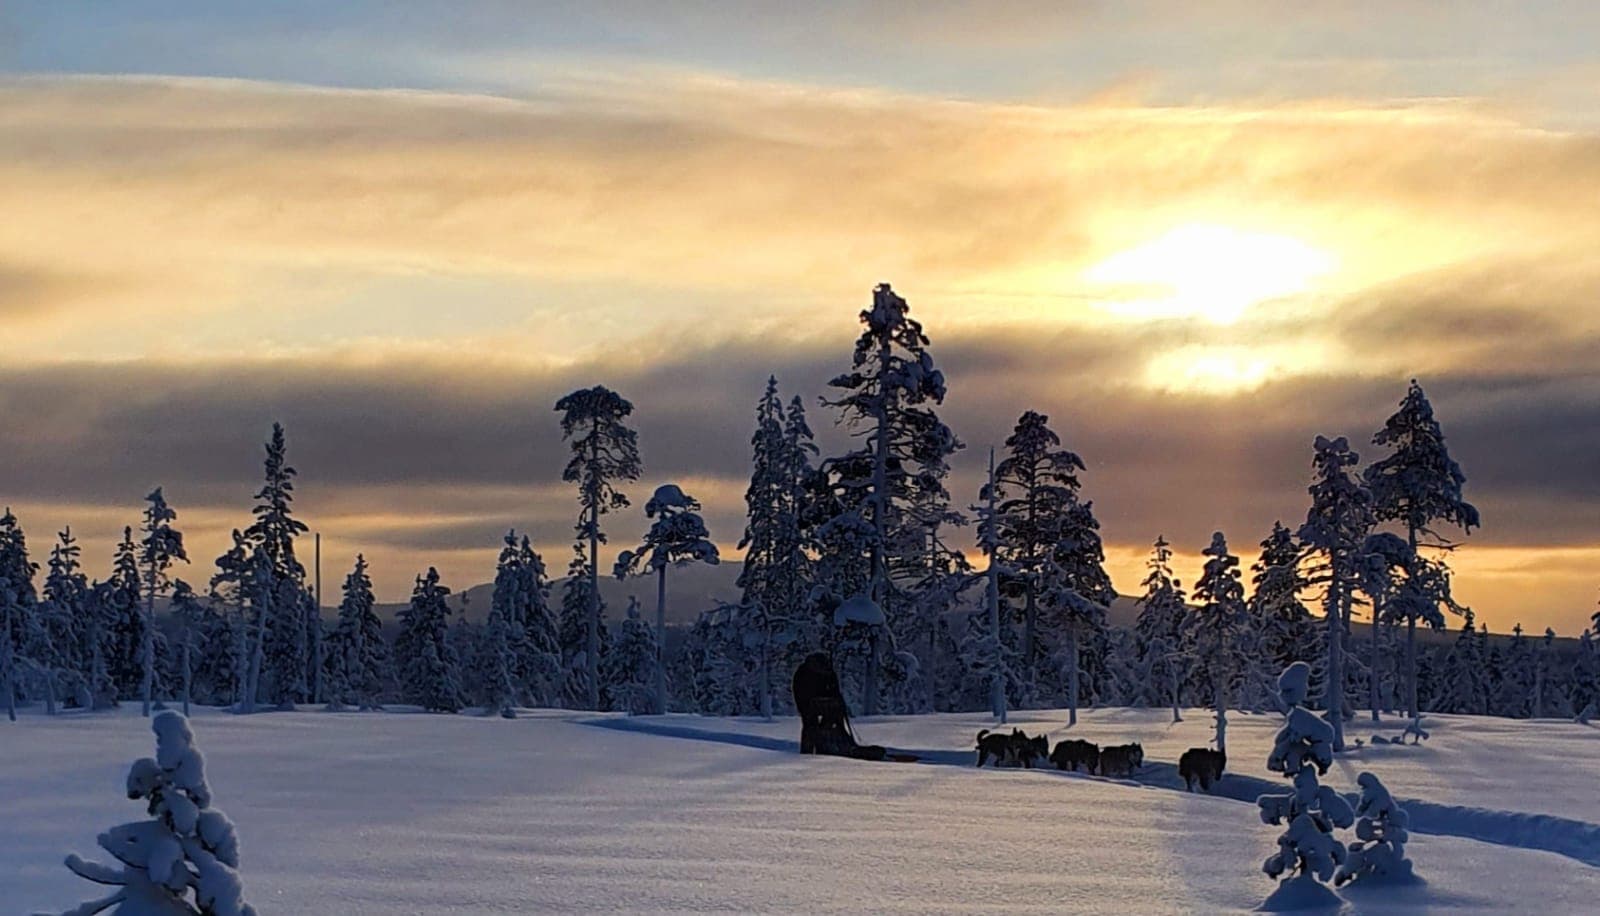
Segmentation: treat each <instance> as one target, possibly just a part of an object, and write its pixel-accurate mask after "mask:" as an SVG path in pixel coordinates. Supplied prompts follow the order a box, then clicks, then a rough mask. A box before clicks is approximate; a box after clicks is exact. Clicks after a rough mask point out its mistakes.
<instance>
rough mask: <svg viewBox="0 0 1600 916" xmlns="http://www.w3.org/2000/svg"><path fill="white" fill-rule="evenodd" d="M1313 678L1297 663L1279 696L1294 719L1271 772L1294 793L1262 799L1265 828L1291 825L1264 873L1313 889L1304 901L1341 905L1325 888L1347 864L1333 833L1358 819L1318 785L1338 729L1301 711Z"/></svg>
mask: <svg viewBox="0 0 1600 916" xmlns="http://www.w3.org/2000/svg"><path fill="white" fill-rule="evenodd" d="M1310 675H1311V669H1310V667H1309V666H1308V665H1306V663H1304V662H1295V663H1294V664H1292V665H1290V666H1289V667H1288V668H1285V669H1284V671H1283V674H1282V675H1280V676H1279V678H1278V692H1279V694H1280V695H1281V696H1282V698H1283V703H1284V705H1285V706H1287V707H1288V708H1289V715H1288V716H1287V717H1286V719H1285V721H1284V725H1283V728H1281V729H1279V730H1278V734H1277V737H1276V738H1275V739H1274V741H1273V747H1272V754H1271V755H1270V756H1269V757H1268V758H1267V769H1269V770H1272V771H1273V772H1276V773H1282V774H1283V775H1284V776H1285V777H1287V778H1288V779H1291V780H1293V782H1294V787H1293V789H1292V790H1291V791H1290V792H1288V793H1286V794H1281V795H1279V794H1270V795H1262V796H1261V797H1259V798H1257V799H1256V805H1257V807H1259V808H1260V809H1261V821H1262V823H1265V824H1287V825H1288V826H1287V829H1286V830H1284V832H1283V834H1282V835H1281V836H1279V837H1278V851H1277V852H1275V853H1273V854H1272V855H1270V856H1268V857H1267V860H1266V861H1265V862H1263V863H1262V865H1261V870H1262V871H1263V872H1265V873H1266V874H1267V876H1268V877H1271V878H1283V877H1285V876H1287V877H1288V878H1291V879H1299V881H1297V882H1296V883H1297V884H1300V885H1307V884H1309V885H1310V886H1309V887H1302V888H1301V894H1302V895H1304V896H1312V895H1316V896H1319V897H1320V898H1324V899H1336V898H1334V895H1333V894H1332V893H1331V892H1330V891H1328V890H1327V888H1325V887H1322V884H1324V883H1326V882H1328V881H1331V880H1333V878H1334V874H1335V871H1336V869H1337V868H1338V866H1340V865H1342V864H1343V863H1344V861H1345V848H1344V844H1343V843H1341V842H1340V841H1339V840H1338V839H1336V838H1335V837H1334V835H1333V831H1334V829H1335V828H1343V827H1349V826H1350V824H1351V822H1352V821H1353V820H1354V819H1355V816H1354V814H1353V813H1352V812H1351V810H1350V805H1349V803H1348V802H1346V801H1345V800H1344V799H1343V798H1342V797H1340V795H1339V793H1337V792H1335V791H1333V790H1332V789H1330V788H1328V787H1327V786H1324V785H1321V784H1320V783H1319V782H1318V780H1317V777H1318V776H1319V775H1321V774H1324V773H1326V772H1327V771H1328V767H1330V766H1332V764H1333V728H1332V727H1331V726H1330V725H1329V724H1328V723H1327V722H1326V721H1324V720H1323V719H1321V718H1320V717H1318V716H1317V715H1316V714H1314V713H1312V712H1311V711H1310V710H1308V709H1306V708H1305V707H1304V706H1302V705H1301V704H1302V703H1304V702H1305V700H1306V693H1307V689H1308V685H1309V682H1310ZM1287 883H1288V882H1287V881H1286V882H1285V884H1287ZM1282 889H1283V888H1282V887H1280V890H1282ZM1274 896H1276V895H1274Z"/></svg>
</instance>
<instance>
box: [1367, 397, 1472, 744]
mask: <svg viewBox="0 0 1600 916" xmlns="http://www.w3.org/2000/svg"><path fill="white" fill-rule="evenodd" d="M1372 442H1373V444H1374V445H1378V446H1386V447H1389V448H1392V449H1393V452H1391V453H1390V454H1389V455H1387V456H1385V457H1383V458H1381V459H1379V460H1377V461H1374V462H1373V463H1372V464H1371V465H1369V466H1368V467H1367V470H1366V474H1365V477H1366V481H1367V486H1368V488H1369V489H1370V490H1371V491H1372V500H1373V507H1372V508H1373V513H1374V515H1375V516H1376V517H1377V519H1378V520H1379V521H1393V522H1398V523H1399V524H1400V525H1402V526H1404V528H1405V531H1406V538H1407V542H1408V543H1409V544H1410V545H1411V552H1412V561H1413V563H1415V564H1417V565H1416V566H1414V567H1413V568H1412V569H1410V570H1409V571H1408V572H1409V574H1408V576H1407V578H1408V580H1409V581H1408V582H1407V583H1406V584H1405V585H1404V586H1403V587H1402V593H1403V594H1404V597H1405V600H1404V601H1403V602H1402V603H1401V604H1400V606H1399V608H1398V613H1399V614H1400V615H1401V616H1402V617H1403V619H1404V620H1405V622H1406V681H1407V684H1406V704H1407V711H1408V712H1409V713H1410V714H1411V715H1412V716H1415V715H1417V713H1418V711H1419V708H1418V706H1417V698H1416V657H1417V642H1416V632H1417V622H1418V620H1421V621H1423V622H1425V623H1427V624H1428V625H1429V626H1431V627H1433V628H1434V629H1436V630H1439V629H1443V628H1444V618H1443V617H1442V616H1440V614H1439V607H1440V605H1444V606H1446V607H1450V608H1452V609H1454V608H1455V603H1454V601H1453V600H1452V599H1451V598H1450V593H1449V590H1448V589H1449V578H1448V577H1443V578H1441V577H1439V576H1437V575H1432V574H1429V573H1427V571H1426V570H1425V569H1423V568H1422V565H1421V564H1422V563H1423V557H1422V555H1421V549H1423V548H1433V549H1435V550H1440V551H1446V550H1449V549H1451V548H1452V547H1453V546H1454V545H1453V544H1452V543H1451V542H1450V541H1448V540H1447V539H1445V538H1444V537H1443V536H1442V535H1440V534H1439V533H1438V532H1436V531H1435V530H1434V529H1433V526H1434V525H1436V524H1439V523H1441V522H1443V523H1445V524H1448V525H1452V526H1455V527H1458V528H1460V529H1462V531H1464V532H1465V533H1467V534H1471V533H1472V529H1473V528H1476V527H1478V525H1479V518H1478V510H1477V509H1476V508H1475V507H1474V506H1473V505H1472V504H1471V503H1469V502H1467V501H1466V500H1465V499H1463V498H1462V493H1461V490H1462V486H1463V485H1464V484H1465V483H1466V480H1467V477H1466V475H1465V474H1463V473H1462V471H1461V467H1460V465H1458V464H1456V462H1455V460H1454V459H1452V458H1451V457H1450V451H1449V449H1447V448H1446V447H1445V442H1444V432H1443V431H1442V430H1441V429H1440V428H1439V422H1438V420H1436V419H1435V418H1434V416H1433V405H1432V404H1430V403H1429V402H1428V397H1427V395H1425V394H1423V393H1422V386H1421V385H1418V384H1417V382H1416V380H1415V379H1412V381H1411V387H1410V388H1409V389H1407V390H1406V395H1405V397H1404V398H1403V399H1402V400H1401V401H1400V408H1399V410H1397V411H1396V412H1395V413H1394V415H1393V416H1391V417H1389V419H1388V420H1387V421H1385V423H1384V427H1383V429H1381V430H1379V431H1378V433H1377V434H1376V435H1374V436H1373V437H1372ZM1441 587H1442V588H1443V589H1444V590H1443V591H1442V592H1441V591H1440V590H1439V589H1440V588H1441Z"/></svg>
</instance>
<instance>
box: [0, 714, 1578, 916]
mask: <svg viewBox="0 0 1600 916" xmlns="http://www.w3.org/2000/svg"><path fill="white" fill-rule="evenodd" d="M1168 716H1169V714H1167V713H1165V712H1162V711H1160V710H1138V711H1135V710H1097V711H1091V712H1089V713H1088V714H1087V715H1085V716H1084V717H1083V720H1082V721H1081V723H1080V724H1079V726H1078V727H1077V728H1075V729H1073V730H1072V734H1073V735H1074V736H1079V737H1086V738H1088V739H1089V740H1094V741H1099V742H1101V743H1108V742H1117V743H1120V742H1121V741H1123V740H1140V741H1142V742H1143V743H1144V745H1145V749H1146V757H1147V761H1148V766H1147V767H1146V769H1145V772H1143V773H1141V774H1140V776H1139V777H1138V778H1139V780H1140V781H1141V782H1140V783H1138V784H1132V783H1125V782H1113V781H1104V780H1098V779H1090V778H1083V777H1065V776H1063V775H1062V774H1059V773H1055V772H1053V771H1049V772H1045V771H1040V772H1026V771H1010V770H990V769H986V770H983V771H978V770H975V769H973V768H972V767H971V766H970V762H971V757H970V755H969V752H968V749H969V748H970V747H971V746H972V737H973V734H974V732H976V730H977V729H978V728H981V727H985V726H986V725H988V724H989V723H988V719H987V717H985V716H981V715H949V716H923V717H905V718H884V719H878V720H872V721H868V722H865V723H858V727H859V731H860V732H861V735H862V738H863V739H864V740H867V741H872V742H876V743H883V744H888V745H892V746H896V747H902V748H907V749H914V750H926V751H931V752H933V753H930V754H928V755H927V756H928V758H929V762H930V763H931V764H932V765H924V764H900V763H863V762H856V761H849V760H839V759H829V758H815V757H800V756H798V755H797V754H794V753H793V752H792V748H793V746H794V739H795V734H796V731H797V729H796V727H795V724H794V722H793V721H792V720H788V721H779V722H776V723H763V722H756V721H749V720H717V719H702V718H698V717H680V716H673V717H665V718H654V717H641V718H636V719H623V718H610V717H606V718H603V719H597V718H596V717H593V716H588V715H584V714H574V713H553V712H549V713H534V714H530V715H527V716H525V717H523V718H520V719H517V720H514V721H506V720H501V719H498V718H487V719H486V718H475V717H470V716H433V715H422V714H403V713H393V712H391V713H382V714H353V713H345V714H329V713H321V712H302V713H270V714H262V715H257V716H250V717H236V716H230V715H226V714H220V713H214V712H200V713H199V714H197V716H196V722H195V731H196V734H197V739H198V744H199V746H200V747H201V749H202V750H203V751H204V752H205V753H206V756H207V761H208V771H209V776H210V781H211V784H212V787H213V789H214V790H215V792H216V798H217V805H218V806H219V807H220V808H221V809H222V810H224V811H226V812H227V813H228V814H229V816H230V817H232V818H233V820H234V821H235V822H236V823H237V824H238V826H239V833H240V837H241V842H242V845H243V853H242V855H243V868H242V871H243V875H244V878H245V884H246V890H247V892H248V897H249V899H250V900H251V901H252V902H253V903H255V904H256V906H257V908H258V909H259V910H260V911H261V912H262V913H263V914H271V913H286V914H292V913H330V914H332V913H338V914H379V913H382V914H399V913H446V912H450V913H496V912H502V913H510V912H530V911H541V910H542V911H552V910H556V911H575V910H610V911H632V912H638V911H663V910H677V911H707V910H723V911H739V912H759V911H803V912H812V913H815V912H840V911H848V912H915V913H927V912H974V911H983V912H992V911H1036V912H1047V911H1048V912H1115V913H1119V914H1127V913H1162V912H1183V913H1193V912H1229V911H1241V910H1248V909H1250V908H1252V907H1254V906H1255V905H1257V904H1258V903H1259V902H1260V901H1261V900H1262V899H1263V898H1265V896H1266V895H1267V894H1268V893H1269V892H1270V891H1271V890H1272V888H1273V884H1272V882H1271V881H1269V880H1268V879H1267V878H1266V877H1265V876H1263V875H1262V874H1261V873H1260V871H1259V867H1260V862H1261V860H1262V859H1263V858H1264V857H1265V856H1266V855H1267V854H1268V853H1269V852H1270V851H1271V850H1272V848H1273V838H1274V837H1275V836H1276V834H1277V832H1278V831H1277V830H1276V829H1275V828H1272V827H1267V826H1265V825H1262V824H1261V823H1260V822H1259V821H1258V819H1257V818H1256V812H1255V808H1254V806H1253V805H1249V804H1246V803H1242V802H1240V801H1237V800H1234V799H1232V798H1229V797H1226V796H1228V795H1236V796H1239V797H1247V796H1248V794H1249V793H1250V792H1252V791H1253V790H1254V789H1253V783H1252V778H1260V779H1267V778H1268V775H1269V774H1267V773H1266V772H1265V769H1264V766H1263V761H1264V759H1265V756H1266V748H1267V745H1268V743H1269V741H1270V737H1271V733H1272V731H1273V730H1274V728H1275V726H1276V723H1275V721H1274V719H1273V717H1269V716H1261V717H1254V716H1243V715H1240V716H1236V717H1235V718H1234V719H1233V721H1232V725H1231V727H1230V729H1229V744H1230V751H1231V753H1230V761H1229V763H1230V769H1231V770H1232V771H1233V772H1234V773H1236V774H1238V775H1237V776H1232V777H1229V780H1231V781H1232V782H1231V786H1230V782H1229V780H1225V781H1224V784H1223V786H1222V787H1221V788H1220V789H1219V793H1220V794H1219V797H1206V796H1200V795H1187V794H1183V793H1180V792H1177V791H1173V790H1172V789H1171V788H1167V787H1166V786H1169V785H1170V784H1171V782H1172V780H1173V776H1172V774H1171V772H1170V770H1169V769H1167V768H1165V767H1164V766H1163V764H1170V763H1171V762H1172V761H1175V760H1176V759H1177V757H1178V755H1179V754H1181V753H1182V751H1183V750H1184V749H1185V748H1187V747H1190V746H1195V745H1200V744H1203V743H1204V740H1205V737H1206V734H1207V715H1206V714H1205V713H1204V712H1202V711H1186V713H1185V717H1186V721H1185V722H1183V723H1181V724H1178V725H1175V726H1174V725H1171V724H1170V723H1169V722H1167V721H1166V720H1167V718H1168ZM597 721H598V722H601V723H602V724H603V725H606V726H610V727H596V725H595V724H593V723H594V722H597ZM1062 721H1064V717H1063V716H1061V715H1059V714H1055V713H1036V712H1028V713H1022V714H1019V715H1017V716H1014V717H1013V722H1014V723H1015V724H1019V725H1021V727H1023V728H1025V729H1028V730H1029V731H1037V730H1040V729H1041V728H1043V729H1048V730H1050V731H1051V734H1052V737H1053V738H1060V737H1062V736H1063V735H1064V734H1066V732H1065V730H1062V729H1060V723H1061V722H1062ZM1429 726H1430V728H1431V730H1432V732H1433V738H1432V740H1430V741H1429V742H1427V743H1426V744H1424V745H1423V746H1422V747H1421V748H1405V749H1400V748H1389V747H1376V748H1373V747H1368V748H1364V749H1362V750H1360V751H1358V752H1355V753H1353V754H1350V755H1347V756H1346V757H1344V758H1341V760H1340V761H1339V762H1338V763H1337V764H1336V765H1335V769H1334V770H1333V771H1330V773H1329V776H1328V778H1327V780H1326V782H1327V783H1328V784H1331V785H1333V786H1335V787H1336V788H1339V789H1341V790H1352V789H1354V787H1355V776H1356V773H1357V772H1358V771H1359V770H1361V769H1371V770H1373V771H1375V772H1377V773H1378V774H1379V775H1380V776H1381V777H1382V779H1383V780H1384V782H1385V783H1386V784H1387V785H1388V786H1389V787H1390V789H1391V790H1392V791H1393V792H1394V794H1395V796H1396V797H1397V798H1400V799H1402V800H1415V801H1416V802H1419V803H1426V805H1427V806H1428V813H1427V815H1425V816H1424V817H1422V818H1421V820H1422V821H1423V823H1422V824H1419V835H1418V836H1416V837H1415V838H1414V840H1413V841H1412V843H1411V844H1410V846H1408V852H1409V853H1410V855H1411V857H1412V858H1413V860H1414V861H1415V862H1416V867H1417V871H1418V872H1419V873H1420V874H1421V875H1422V876H1424V877H1425V878H1426V879H1427V880H1428V882H1429V883H1428V885H1427V886H1425V887H1422V888H1416V889H1412V890H1408V891H1407V892H1405V894H1404V895H1403V896H1402V897H1400V898H1398V900H1397V901H1392V902H1384V901H1382V900H1380V899H1378V898H1374V897H1372V896H1370V895H1365V896H1363V895H1358V894H1355V893H1350V894H1348V895H1347V896H1350V897H1352V898H1353V899H1355V900H1356V901H1357V902H1356V904H1355V905H1354V907H1353V910H1354V911H1356V912H1386V911H1395V912H1400V911H1404V912H1416V911H1417V906H1418V905H1419V904H1424V905H1427V906H1428V907H1431V908H1435V909H1446V908H1449V909H1458V908H1459V909H1478V910H1480V911H1483V912H1541V913H1546V914H1550V913H1588V912H1594V911H1595V903H1594V901H1596V900H1597V899H1600V868H1596V867H1595V865H1591V864H1585V862H1586V861H1589V862H1596V863H1597V864H1600V828H1594V827H1592V825H1593V824H1595V823H1597V822H1600V793H1596V792H1595V791H1594V787H1595V786H1596V785H1600V754H1597V753H1596V751H1600V743H1597V742H1600V733H1597V732H1595V731H1594V730H1592V729H1589V728H1587V727H1584V726H1577V725H1573V724H1571V723H1563V722H1555V721H1550V722H1535V723H1528V722H1509V721H1502V720H1488V719H1482V720H1480V719H1471V718H1465V717H1449V716H1440V717H1430V719H1429ZM1396 728H1397V726H1390V725H1386V726H1385V727H1384V731H1393V730H1395V729H1396ZM1371 732H1372V729H1369V728H1367V727H1366V726H1365V725H1363V726H1361V727H1359V728H1352V729H1351V730H1350V734H1351V735H1352V736H1361V737H1365V736H1367V735H1368V734H1370V733H1371ZM674 733H675V734H674ZM0 747H3V752H0V901H3V903H0V909H3V910H4V911H5V912H7V913H11V912H18V913H29V912H33V911H36V910H55V911H59V910H61V909H64V908H66V907H68V906H69V905H73V904H76V903H77V902H78V901H80V900H84V899H88V898H89V897H90V896H95V894H94V893H93V891H94V890H95V889H94V888H92V887H91V886H90V885H88V884H87V883H86V882H84V881H82V880H80V879H78V878H76V877H73V876H72V875H71V874H70V873H69V872H67V870H66V869H65V868H64V867H62V865H61V858H62V856H63V855H65V853H67V852H68V851H72V850H76V851H78V852H80V853H84V854H86V855H87V854H89V853H94V852H98V850H96V849H95V846H94V836H95V834H96V833H98V832H99V831H101V830H104V829H105V828H107V827H109V826H111V825H113V824H116V823H120V822H123V821H126V820H134V819H137V818H138V817H139V816H141V815H142V813H143V812H142V810H141V808H140V806H138V805H136V804H135V803H132V802H129V801H127V800H126V799H125V798H124V797H123V791H122V784H123V777H124V774H125V772H126V768H127V765H128V763H130V762H131V761H132V760H133V759H134V758H135V757H139V756H145V755H148V754H150V753H151V752H152V749H153V741H152V737H151V734H150V732H149V729H148V724H147V723H146V722H145V721H144V720H142V719H140V718H139V717H138V716H137V715H136V714H130V713H128V712H123V713H118V714H107V715H96V716H63V717H61V718H58V719H54V720H51V719H46V718H45V717H42V716H37V715H28V716H25V717H24V719H23V721H21V722H19V723H17V724H16V725H15V726H9V725H6V724H5V723H0ZM940 764H948V765H940ZM1464 806H1472V807H1475V808H1479V809H1483V810H1482V811H1481V812H1470V811H1465V810H1464ZM1538 815H1557V816H1559V817H1561V818H1564V819H1565V820H1561V821H1556V820H1552V819H1550V818H1541V817H1537V816H1538ZM1474 817H1478V820H1477V821H1474V820H1473V818H1474ZM1430 819H1431V821H1432V824H1431V826H1432V827H1434V828H1438V829H1437V832H1429V831H1428V830H1427V829H1426V828H1428V827H1429V823H1428V822H1429V821H1430ZM1475 824H1476V826H1474V825H1475ZM1473 829H1476V830H1479V831H1480V833H1481V834H1482V835H1484V836H1486V837H1487V838H1488V839H1492V840H1494V841H1495V842H1484V841H1481V840H1479V839H1467V838H1463V837H1462V836H1460V835H1449V834H1460V833H1469V834H1470V832H1471V830H1473ZM1518 829H1522V830H1523V831H1524V832H1523V833H1521V834H1519V833H1518V832H1517V830H1518ZM1585 829H1588V830H1589V831H1591V833H1589V834H1586V833H1585V832H1584V831H1585ZM1552 834H1561V835H1562V839H1561V841H1560V843H1561V844H1565V846H1564V848H1565V852H1566V854H1557V853H1554V852H1546V851H1537V850H1533V849H1527V848H1521V847H1523V846H1526V845H1529V843H1530V841H1532V843H1533V844H1534V845H1538V844H1539V843H1541V842H1543V841H1544V840H1545V839H1546V838H1547V835H1552ZM1591 841H1592V843H1593V845H1592V846H1591V845H1588V844H1589V843H1590V842H1591ZM1543 844H1544V845H1546V846H1550V845H1552V844H1551V843H1548V842H1543ZM1588 853H1592V855H1588ZM94 858H101V859H103V858H104V856H103V855H100V856H94Z"/></svg>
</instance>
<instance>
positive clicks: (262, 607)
mask: <svg viewBox="0 0 1600 916" xmlns="http://www.w3.org/2000/svg"><path fill="white" fill-rule="evenodd" d="M256 604H257V607H256V637H255V639H254V640H253V641H252V645H251V646H250V668H249V671H248V673H246V674H245V679H244V700H243V701H242V703H241V704H240V706H241V708H242V709H243V711H245V712H255V711H256V696H257V695H258V694H259V693H260V690H261V663H262V660H263V658H264V657H265V655H266V651H267V650H266V642H267V614H268V612H270V611H271V601H270V599H269V600H268V601H265V602H263V601H260V600H259V599H257V601H256Z"/></svg>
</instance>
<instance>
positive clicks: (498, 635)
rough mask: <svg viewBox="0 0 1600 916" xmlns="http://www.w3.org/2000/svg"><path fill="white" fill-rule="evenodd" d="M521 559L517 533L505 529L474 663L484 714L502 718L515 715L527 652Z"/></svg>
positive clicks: (525, 598) (524, 584) (525, 601)
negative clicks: (486, 615)
mask: <svg viewBox="0 0 1600 916" xmlns="http://www.w3.org/2000/svg"><path fill="white" fill-rule="evenodd" d="M521 560H522V555H521V552H520V551H519V550H518V549H517V533H516V531H515V530H512V531H508V532H506V536H505V546H504V547H502V548H501V550H500V559H499V561H498V562H497V563H496V564H495V573H494V592H493V595H492V597H491V598H490V600H489V615H488V617H486V618H485V619H484V623H483V635H482V639H481V640H480V642H479V645H478V650H479V654H478V658H477V662H476V665H475V667H476V668H478V669H479V674H480V676H481V687H482V689H481V691H480V692H479V693H480V695H479V696H478V698H477V699H478V702H480V703H481V704H482V706H483V707H484V711H485V712H486V713H489V712H497V713H499V714H500V717H501V718H504V719H515V718H516V717H517V712H516V706H517V703H518V701H519V700H520V699H521V697H522V696H523V689H522V677H521V671H522V668H523V659H524V657H525V656H526V654H527V653H526V648H525V646H524V645H523V641H524V640H525V639H526V638H527V633H526V631H525V629H524V627H523V615H524V613H525V612H526V611H527V606H528V604H529V603H530V601H529V597H528V596H527V595H526V594H525V593H524V591H523V589H524V587H525V586H526V584H527V578H526V577H525V576H524V575H523V573H522V569H521Z"/></svg>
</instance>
